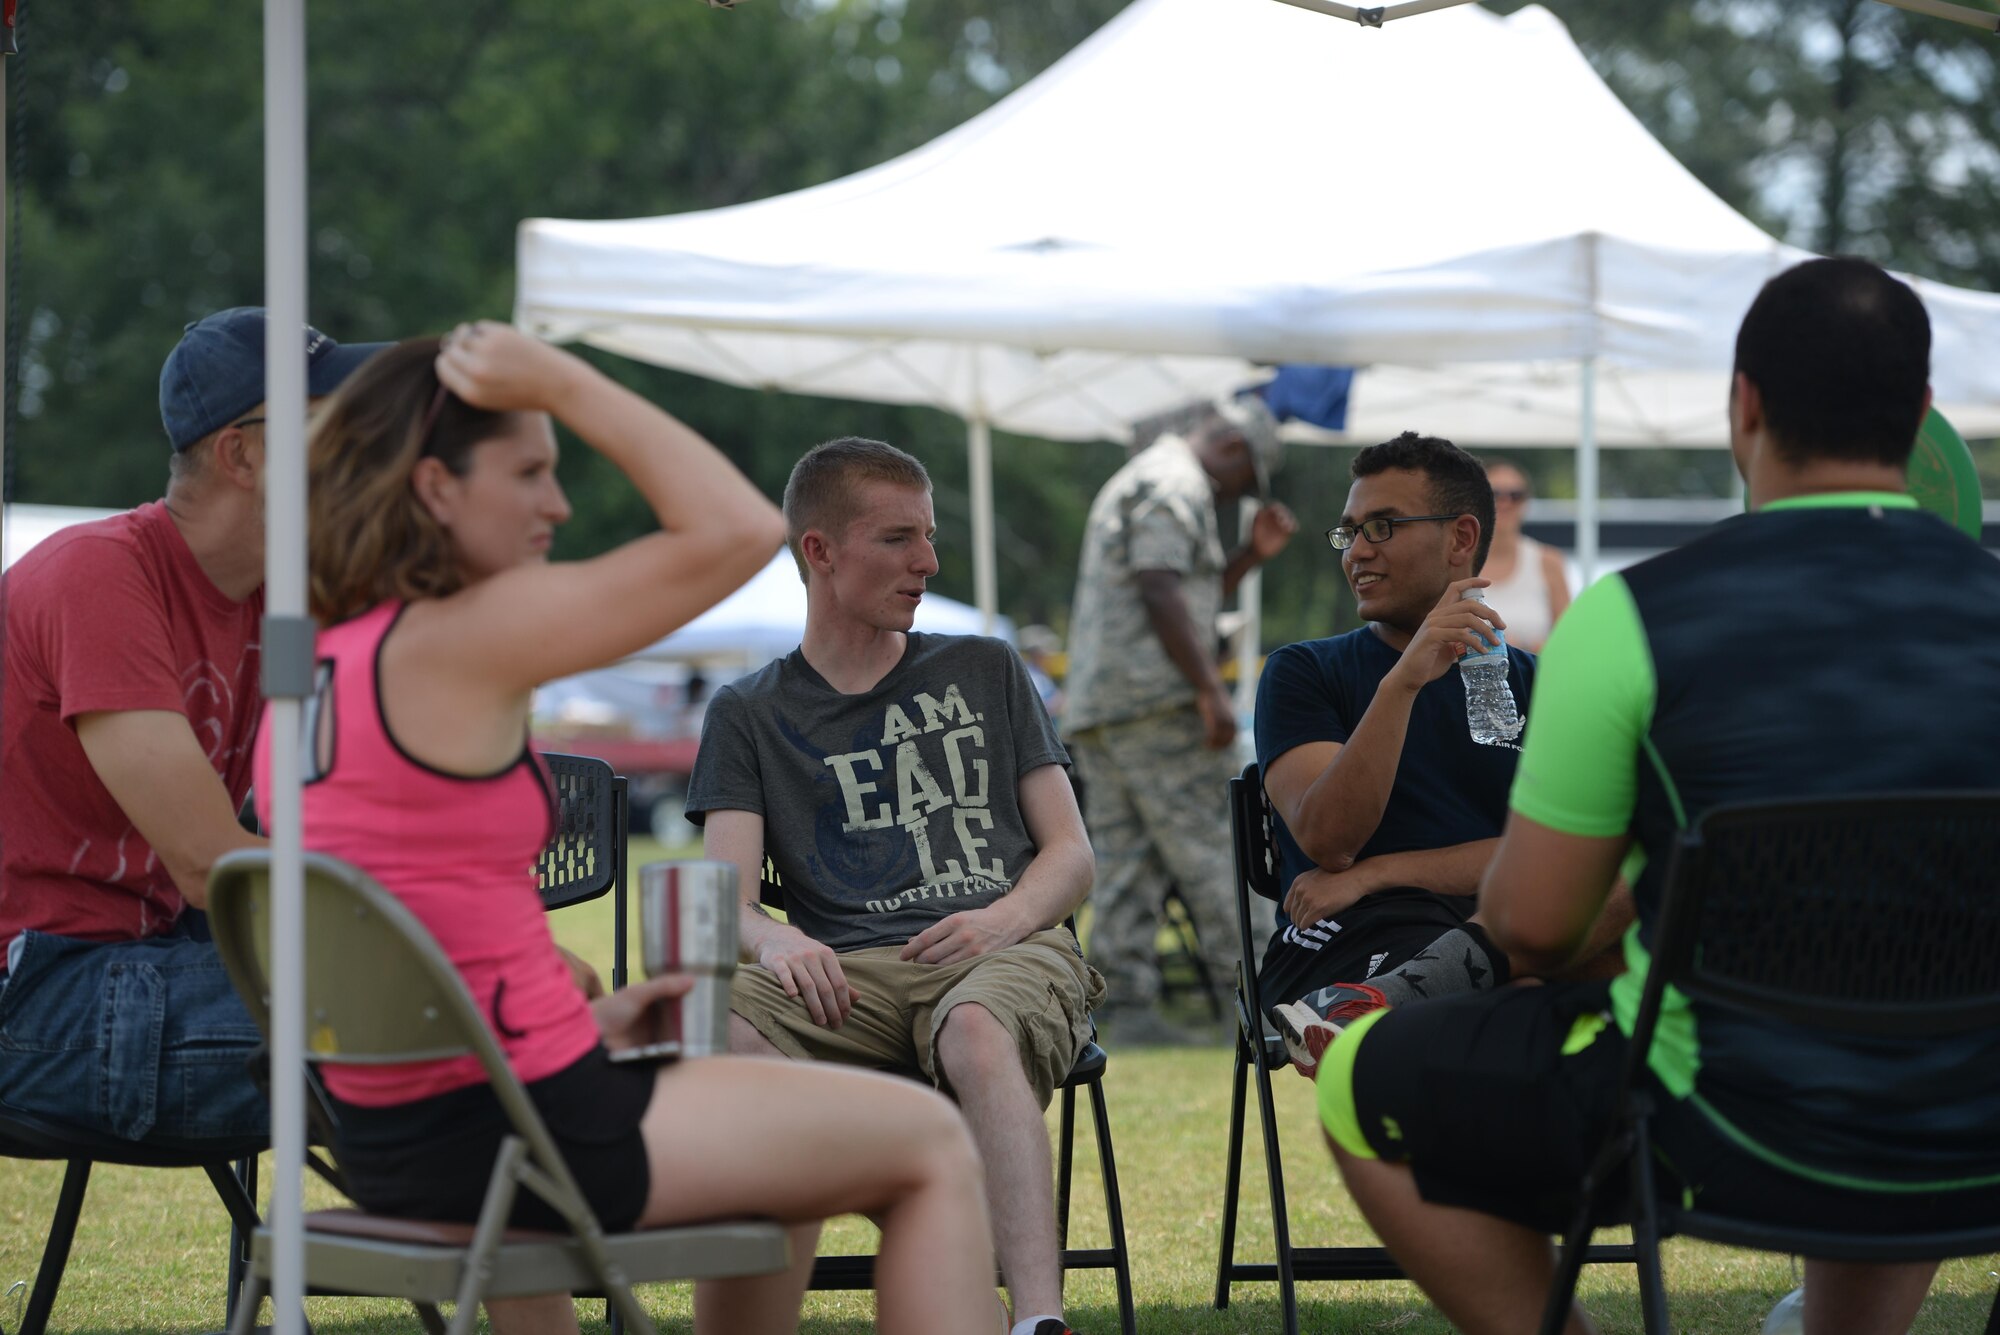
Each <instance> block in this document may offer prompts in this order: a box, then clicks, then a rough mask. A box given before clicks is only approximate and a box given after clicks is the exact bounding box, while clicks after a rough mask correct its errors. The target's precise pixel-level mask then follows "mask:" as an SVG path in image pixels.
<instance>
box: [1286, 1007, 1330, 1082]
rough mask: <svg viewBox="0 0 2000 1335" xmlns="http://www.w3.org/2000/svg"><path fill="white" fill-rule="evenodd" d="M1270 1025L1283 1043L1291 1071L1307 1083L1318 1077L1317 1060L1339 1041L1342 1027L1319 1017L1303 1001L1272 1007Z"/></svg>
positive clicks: (1318, 1014)
mask: <svg viewBox="0 0 2000 1335" xmlns="http://www.w3.org/2000/svg"><path fill="white" fill-rule="evenodd" d="M1271 1023H1272V1024H1274V1025H1276V1026H1277V1029H1278V1036H1279V1037H1281V1038H1283V1039H1284V1040H1285V1055H1286V1056H1288V1057H1290V1058H1291V1059H1292V1069H1294V1070H1296V1071H1297V1072H1298V1073H1299V1074H1300V1075H1302V1076H1304V1077H1305V1078H1306V1079H1308V1080H1313V1079H1317V1078H1318V1076H1319V1063H1320V1058H1322V1057H1324V1056H1325V1055H1326V1050H1327V1049H1328V1048H1330V1047H1332V1046H1333V1040H1334V1039H1336V1038H1339V1037H1340V1029H1341V1026H1339V1025H1337V1024H1335V1023H1334V1022H1333V1021H1331V1020H1329V1019H1327V1018H1325V1017H1324V1016H1322V1015H1321V1014H1320V1013H1319V1012H1318V1011H1316V1010H1314V1009H1313V1008H1312V1007H1310V1006H1308V1005H1306V1004H1305V1003H1304V1002H1303V1001H1287V1002H1285V1003H1284V1004H1283V1005H1280V1006H1273V1007H1271Z"/></svg>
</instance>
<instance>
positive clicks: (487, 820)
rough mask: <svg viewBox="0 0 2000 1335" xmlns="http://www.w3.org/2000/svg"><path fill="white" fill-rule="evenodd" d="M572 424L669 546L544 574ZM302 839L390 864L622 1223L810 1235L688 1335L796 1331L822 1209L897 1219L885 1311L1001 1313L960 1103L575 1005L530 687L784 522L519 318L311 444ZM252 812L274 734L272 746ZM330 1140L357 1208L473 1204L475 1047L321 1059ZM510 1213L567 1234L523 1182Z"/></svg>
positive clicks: (535, 1326)
mask: <svg viewBox="0 0 2000 1335" xmlns="http://www.w3.org/2000/svg"><path fill="white" fill-rule="evenodd" d="M551 417H555V418H559V419H560V420H561V421H562V422H563V424H564V425H565V426H567V427H569V428H570V429H571V430H572V431H574V432H575V433H576V434H577V435H578V436H580V437H581V438H582V439H583V440H584V442H585V443H586V444H588V445H589V446H590V447H591V448H593V449H595V450H596V451H597V452H598V453H599V454H601V455H603V456H604V457H605V459H606V460H608V461H609V462H610V463H612V464H613V465H615V466H616V467H617V468H619V469H620V470H621V471H623V472H624V473H625V475H626V476H627V477H628V478H629V479H631V481H632V483H633V485H634V486H636V487H637V488H638V490H639V492H640V494H641V496H642V497H643V498H644V499H645V501H646V503H647V504H648V505H649V506H650V507H651V509H652V511H653V513H654V515H655V516H656V517H657V519H658V520H659V524H660V529H661V531H660V532H657V533H653V534H650V535H648V536H646V537H642V538H639V539H636V540H634V541H632V542H628V543H626V544H625V545H623V546H621V547H618V548H616V549H615V550H613V551H610V552H608V553H606V554H604V555H602V556H599V557H595V558H593V559H591V560H588V561H575V562H551V561H550V560H549V559H548V557H549V549H550V545H551V543H552V541H553V539H554V536H555V530H556V528H557V526H558V525H560V524H561V523H562V522H563V521H564V520H566V519H568V518H569V514H570V509H569V504H568V502H567V501H566V500H565V499H564V496H563V492H562V488H561V486H560V485H559V484H558V483H557V481H556V477H555V464H556V442H555V435H554V431H553V429H552V426H551V420H550V419H551ZM309 453H310V460H309V468H310V486H311V489H310V516H311V537H310V549H311V599H312V611H313V615H314V617H315V618H316V619H317V620H318V621H319V622H320V624H321V626H322V628H323V629H322V631H321V634H320V638H319V645H318V653H319V657H320V665H321V669H320V679H321V682H322V686H321V689H320V692H319V694H318V696H317V698H316V701H315V707H314V708H313V709H311V710H310V711H309V718H311V719H312V720H314V721H313V722H312V723H310V724H309V725H308V726H309V735H308V736H307V738H306V739H305V740H306V743H307V756H308V760H307V774H308V783H307V786H306V789H305V793H304V798H303V801H304V817H305V840H306V846H307V847H308V848H310V849H313V850H315V851H319V852H325V853H329V854H332V855H333V856H336V857H339V858H342V859H344V860H345V861H347V862H350V863H353V864H354V865H356V866H358V867H360V868H362V869H363V870H365V871H368V872H369V873H371V874H372V875H373V876H374V877H375V878H376V879H377V880H378V881H380V882H381V883H382V884H383V885H384V886H385V887H386V888H388V889H389V890H390V891H391V892H392V893H393V894H395V895H396V896H397V897H398V898H399V899H401V900H402V901H403V902H404V903H405V904H406V905H408V907H409V908H410V909H411V910H412V911H413V912H414V913H415V914H416V915H417V917H418V918H419V919H420V920H422V921H423V923H424V925H425V926H426V927H427V928H428V929H429V930H430V932H431V933H432V935H433V936H435V937H436V938H437V940H438V943H439V945H440V946H441V947H442V948H443V949H444V951H445V952H446V954H447V955H449V956H450V957H451V959H452V961H453V963H454V964H455V965H456V966H457V967H458V969H459V971H460V973H461V975H462V976H463V977H464V978H465V981H466V983H467V985H468V986H469V988H470V990H471V992H472V995H473V998H474V1000H475V1001H476V1002H477V1004H478V1005H479V1006H480V1008H481V1010H482V1011H483V1012H484V1013H485V1014H486V1015H487V1017H488V1019H489V1021H490V1022H491V1024H492V1027H493V1030H494V1032H495V1034H496V1036H497V1037H498V1038H499V1040H500V1042H501V1045H502V1047H503V1048H504V1049H505V1051H506V1053H507V1056H508V1061H509V1063H510V1064H511V1065H512V1066H513V1067H514V1069H515V1071H516V1072H517V1074H519V1075H520V1077H521V1079H522V1081H523V1082H524V1083H525V1084H526V1085H527V1088H528V1092H529V1094H530V1096H531V1097H532V1098H533V1099H534V1101H535V1103H536V1105H537V1107H538V1108H539V1110H540V1111H541V1114H542V1117H543V1119H544V1120H545V1121H546V1122H547V1123H548V1124H549V1129H550V1131H551V1132H552V1134H553V1135H554V1136H555V1138H556V1140H557V1142H558V1143H559V1144H560V1145H561V1146H562V1149H563V1153H564V1156H565V1158H566V1159H567V1160H568V1162H569V1166H570V1168H571V1170H572V1171H573V1173H574V1175H575V1176H576V1178H577V1180H578V1182H579V1184H580V1185H581V1186H582V1188H583V1190H584V1194H585V1195H586V1196H587V1197H588V1198H589V1200H590V1202H591V1206H592V1209H593V1210H594V1211H595V1212H596V1214H597V1216H598V1218H599V1220H600V1222H601V1223H602V1224H603V1225H604V1227H605V1228H606V1229H607V1230H611V1231H618V1230H625V1229H630V1228H634V1227H641V1228H644V1227H653V1226H661V1225H669V1224H678V1223H688V1222H693V1221H698V1220H706V1219H714V1218H718V1217H725V1216H731V1215H745V1216H760V1217H764V1218H770V1219H776V1220H778V1221H780V1222H782V1223H785V1224H787V1225H791V1226H792V1256H793V1260H794V1264H793V1266H792V1268H791V1270H790V1271H788V1272H786V1273H784V1274H780V1275H773V1276H762V1277H756V1278H748V1279H733V1280H719V1281H710V1282H707V1283H704V1284H702V1285H700V1286H699V1287H698V1289H697V1292H696V1301H695V1329H696V1330H697V1331H703V1332H724V1331H728V1332H739V1331H790V1330H794V1329H795V1328H796V1326H797V1321H798V1309H799V1302H800V1299H801V1297H802V1295H803V1293H804V1288H805V1281H806V1278H807V1275H808V1273H809V1271H810V1267H811V1265H812V1258H813V1251H814V1243H815V1240H816V1237H817V1230H818V1223H819V1221H820V1220H822V1219H824V1218H826V1217H828V1216H830V1215H835V1214H843V1213H849V1212H866V1213H868V1214H871V1215H873V1216H874V1217H875V1218H876V1220H877V1222H879V1223H880V1224H881V1226H882V1230H883V1236H882V1248H881V1252H880V1255H879V1257H878V1259H877V1262H876V1267H877V1269H876V1274H877V1277H878V1281H879V1284H878V1287H879V1292H880V1298H879V1302H878V1306H877V1320H878V1322H879V1328H880V1329H882V1330H884V1331H901V1332H905V1333H906V1335H915V1333H916V1332H919V1331H922V1332H932V1331H941V1330H950V1331H977V1330H982V1329H984V1330H994V1329H997V1327H998V1324H999V1318H1000V1307H999V1303H998V1301H997V1299H996V1297H995V1295H994V1286H993V1245H992V1239H991V1237H990V1235H989V1232H988V1226H987V1223H986V1207H985V1203H984V1199H983V1193H982V1189H981V1185H980V1184H981V1178H980V1170H979V1166H978V1163H977V1159H976V1156H975V1154H974V1152H973V1149H972V1144H971V1141H970V1138H969V1137H968V1136H967V1134H966V1131H965V1127H964V1124H963V1122H962V1121H961V1120H960V1119H959V1117H958V1114H957V1113H956V1111H955V1110H954V1109H952V1107H951V1106H950V1104H948V1103H947V1102H946V1101H945V1100H944V1099H943V1098H941V1097H940V1096H938V1095H936V1094H935V1093H933V1092H931V1091H929V1090H926V1089H923V1088H921V1087H919V1086H917V1085H915V1084H912V1083H909V1082H905V1081H899V1080H895V1079H892V1078H890V1077H886V1076H879V1075H874V1074H870V1073H867V1072H861V1071H854V1070H847V1069H838V1068H834V1067H830V1066H817V1065H804V1064H795V1063H789V1062H764V1061H756V1060H754V1059H738V1058H731V1057H709V1058H704V1059H702V1060H699V1061H689V1062H682V1063H677V1064H668V1065H662V1066H652V1065H640V1064H619V1063H615V1062H613V1061H611V1060H610V1058H609V1054H610V1053H611V1052H614V1051H616V1050H618V1049H619V1048H622V1047H628V1046H633V1045H635V1044H637V1043H640V1042H643V1041H645V1040H646V1039H647V1038H649V1037H650V1030H651V1013H652V1009H653V1005H654V1003H655V1002H657V1001H658V1000H660V999H661V998H663V997H667V996H671V995H675V994H677V993H678V992H680V991H684V990H685V988H686V980H684V979H676V978H659V979H653V980H651V981H649V982H646V983H641V984H638V985H636V986H633V987H629V988H625V989H623V990H622V991H620V992H616V993H613V994H611V995H610V996H607V997H602V998H599V999H597V1000H595V1001H586V1000H585V997H584V995H583V993H582V992H581V991H580V990H579V989H578V987H577V985H576V983H575V982H574V981H573V979H572V977H571V975H570V972H569V970H568V969H567V967H566V966H565V964H564V962H563V960H562V958H561V957H560V956H559V955H558V953H557V951H556V947H555V944H554V942H553V940H552V939H551V938H550V935H549V929H548V926H547V924H546V922H545V921H544V918H543V914H542V910H541V904H540V901H539V899H538V898H537V895H536V891H535V881H534V876H533V872H532V870H531V868H532V866H533V864H534V861H535V858H536V855H537V853H538V852H539V850H540V849H541V847H542V845H543V844H544V843H545V842H546V841H547V839H548V837H549V833H550V827H551V817H552V800H551V796H550V787H549V784H548V782H547V776H546V774H545V773H544V771H543V768H542V766H541V765H540V763H539V762H538V760H537V759H536V758H535V757H534V755H533V754H532V753H531V752H530V751H529V749H528V746H527V722H528V709H529V697H530V695H531V694H532V692H533V691H534V689H535V687H536V686H537V685H538V684H540V683H541V682H544V681H547V680H549V679H550V678H553V677H560V676H564V675H567V674H569V673H573V672H578V671H582V670H584V669H586V668H593V667H598V666H601V665H603V664H606V663H610V662H613V661H615V660H617V659H620V658H623V657H625V656H627V655H629V654H631V653H633V652H635V651H637V650H639V649H641V648H643V647H644V646H646V645H648V644H650V643H652V642H653V641H654V640H657V639H658V638H659V637H661V636H662V635H664V634H666V633H667V632H668V631H670V630H672V629H673V628H674V627H676V626H679V625H681V624H682V623H684V622H686V621H687V620H689V619H690V618H691V617H693V616H695V615H696V614H697V613H699V612H701V611H702V610H704V609H705V608H707V607H709V606H711V605H712V604H714V603H715V602H717V601H718V600H720V599H721V598H722V597H724V596H725V595H727V594H728V593H730V592H731V591H732V590H734V589H736V588H737V587H739V586H740V585H742V584H743V583H744V582H745V581H746V580H748V579H749V577H750V576H751V575H752V574H754V573H755V572H756V571H758V570H760V569H762V568H763V566H764V564H765V562H766V561H768V560H769V559H770V557H771V554H772V553H773V552H774V551H776V550H777V548H778V545H779V543H780V542H781V541H782V539H783V536H784V526H783V522H782V520H781V519H780V517H779V514H778V511H777V509H776V508H775V507H773V506H772V505H771V503H770V502H769V501H767V500H766V499H765V498H764V497H763V496H762V495H761V494H759V493H758V491H757V490H756V488H754V487H753V486H752V485H751V484H750V483H749V482H748V481H747V480H746V479H745V478H744V477H743V476H742V475H741V474H739V473H738V472H737V471H736V470H735V469H734V468H733V467H731V466H730V464H729V462H728V461H727V460H726V459H724V458H723V457H722V455H721V454H720V453H718V452H717V451H716V450H715V448H714V447H713V446H711V445H710V444H709V443H708V442H707V441H705V440H703V439H702V438H701V437H700V436H698V435H697V434H695V433H694V432H693V431H692V430H690V429H689V428H688V427H686V426H684V425H683V424H681V423H680V422H678V421H676V420H674V419H673V418H672V417H669V416H668V415H667V414H666V413H664V412H662V411H660V410H659V409H658V408H655V407H654V406H653V405H652V404H650V403H648V402H646V401H645V400H644V399H641V398H640V397H638V396H637V395H635V394H633V393H631V392H629V391H627V390H625V389H623V388H620V387H619V386H617V385H616V384H614V383H613V382H612V381H610V380H609V379H607V378H605V377H604V376H602V375H599V374H598V373H597V372H596V371H594V370H592V369H591V368H590V367H589V366H587V365H586V364H585V363H583V362H582V361H580V360H578V359H577V358H575V357H573V356H571V355H569V354H568V353H565V352H562V351H559V350H558V349H555V348H553V347H550V346H548V345H546V344H543V343H540V342H538V341H536V340H534V339H531V338H528V337H526V336H525V335H522V334H520V333H518V332H516V331H515V330H513V329H511V328H509V327H508V326H506V325H502V324H490V323H483V322H482V323H480V324H476V325H461V326H459V327H458V328H457V329H455V330H453V331H452V332H451V333H450V334H449V335H447V336H446V337H445V338H444V339H443V340H438V339H415V340H411V341H409V342H405V343H401V344H398V345H396V346H395V347H393V348H390V349H388V350H386V351H384V352H382V353H380V354H378V355H377V356H376V357H375V358H374V359H373V360H371V361H370V362H369V363H368V364H367V365H366V366H364V367H363V368H362V369H361V370H360V371H358V372H356V373H355V374H354V376H353V377H351V378H350V379H349V380H348V381H347V383H346V385H345V386H343V387H342V389H341V391H340V393H339V394H338V395H337V396H336V397H335V398H334V399H333V400H332V401H331V402H330V403H329V404H328V405H327V406H326V408H325V410H324V411H323V412H322V413H321V414H320V416H319V417H318V419H317V420H316V422H315V424H314V426H313V429H312V438H311V444H310V449H309ZM258 764H259V768H260V770H261V771H262V772H261V773H260V774H259V776H258V779H257V785H256V786H257V792H258V795H259V803H260V806H263V805H265V803H266V798H265V794H266V793H267V792H268V790H269V784H268V783H267V782H266V775H267V774H268V765H269V748H268V745H266V744H265V743H264V742H263V741H262V740H261V739H260V744H259V754H258ZM325 1077H326V1084H327V1088H328V1091H329V1092H330V1094H331V1095H332V1096H333V1099H334V1102H335V1105H336V1107H335V1111H336V1114H337V1118H338V1121H339V1125H340V1132H339V1135H338V1136H337V1138H336V1139H337V1142H338V1143H337V1145H336V1148H337V1150H338V1152H339V1156H340V1161H341V1164H342V1167H343V1169H344V1170H345V1172H346V1174H347V1175H348V1178H349V1180H350V1183H351V1185H352V1188H353V1192H354V1195H355V1197H356V1199H357V1200H359V1201H360V1203H361V1204H362V1205H364V1206H366V1207H367V1208H369V1209H371V1210H374V1211H377V1212H380V1213H386V1214H401V1215H413V1216H422V1217H427V1218H434V1219H435V1218H444V1219H462V1220H471V1219H473V1218H475V1217H476V1215H477V1213H478V1209H479V1205H480V1202H481V1198H482V1196H483V1192H484V1188H485V1183H486V1180H487V1177H488V1174H489V1173H490V1171H491V1167H492V1163H493V1158H494V1155H495V1153H496V1151H497V1148H498V1145H499V1141H500V1138H501V1136H502V1135H503V1134H504V1132H505V1127H506V1121H505V1117H504V1115H503V1114H502V1113H501V1112H500V1110H499V1105H498V1101H497V1100H496V1099H495V1098H494V1096H493V1094H492V1091H491V1088H490V1086H488V1085H487V1084H486V1082H485V1080H484V1077H483V1075H482V1074H481V1072H480V1069H479V1067H478V1064H477V1063H476V1062H474V1061H471V1060H470V1059H465V1058H460V1059H453V1060H448V1061H435V1062H423V1063H411V1064H406V1065H399V1066H393V1067H329V1068H328V1069H327V1070H326V1072H325ZM513 1223H514V1224H515V1225H516V1226H521V1227H542V1228H560V1227H562V1224H561V1221H560V1220H559V1219H557V1218H556V1217H555V1216H554V1213H553V1211H551V1210H550V1209H549V1208H548V1207H547V1206H546V1205H545V1204H544V1203H543V1202H541V1201H540V1199H539V1198H538V1197H535V1196H534V1195H533V1193H531V1192H522V1193H521V1197H520V1200H519V1202H518V1203H517V1204H516V1207H515V1211H514V1218H513ZM489 1315H491V1316H492V1318H493V1325H494V1328H495V1330H496V1331H499V1332H502V1335H508V1333H509V1332H520V1331H535V1332H551V1331H555V1332H574V1331H575V1330H576V1318H575V1313H574V1310H573V1308H572V1305H571V1303H570V1300H569V1298H568V1297H567V1295H551V1296H549V1297H545V1298H531V1299H522V1300H516V1301H512V1302H495V1303H492V1304H490V1312H489Z"/></svg>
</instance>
